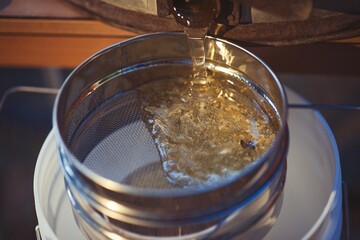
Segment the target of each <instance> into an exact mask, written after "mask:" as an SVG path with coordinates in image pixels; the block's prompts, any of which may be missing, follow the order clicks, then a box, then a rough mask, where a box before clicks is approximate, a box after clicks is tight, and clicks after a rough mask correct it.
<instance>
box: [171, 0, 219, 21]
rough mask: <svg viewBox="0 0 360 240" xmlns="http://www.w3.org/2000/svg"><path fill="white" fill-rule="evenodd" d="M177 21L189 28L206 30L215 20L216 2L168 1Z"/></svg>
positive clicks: (210, 0)
mask: <svg viewBox="0 0 360 240" xmlns="http://www.w3.org/2000/svg"><path fill="white" fill-rule="evenodd" d="M168 6H169V10H170V12H171V13H172V15H173V16H174V17H175V20H176V21H177V22H178V23H179V24H181V25H183V26H184V27H188V28H206V27H208V26H209V25H210V24H211V23H212V22H213V21H214V20H215V13H216V10H215V0H168Z"/></svg>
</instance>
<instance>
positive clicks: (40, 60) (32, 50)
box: [0, 35, 126, 68]
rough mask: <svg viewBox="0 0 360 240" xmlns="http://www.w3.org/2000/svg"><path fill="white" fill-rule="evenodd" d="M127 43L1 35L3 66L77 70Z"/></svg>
mask: <svg viewBox="0 0 360 240" xmlns="http://www.w3.org/2000/svg"><path fill="white" fill-rule="evenodd" d="M125 39H126V37H114V38H99V37H86V38H84V37H71V36H69V37H51V36H50V37H49V36H4V35H0V66H2V67H59V68H74V67H76V66H77V65H79V64H80V63H81V62H83V61H84V60H85V59H87V58H88V57H90V56H91V55H93V54H94V53H95V52H97V51H99V50H101V49H103V48H105V47H107V46H110V45H112V44H115V43H117V42H120V41H123V40H125Z"/></svg>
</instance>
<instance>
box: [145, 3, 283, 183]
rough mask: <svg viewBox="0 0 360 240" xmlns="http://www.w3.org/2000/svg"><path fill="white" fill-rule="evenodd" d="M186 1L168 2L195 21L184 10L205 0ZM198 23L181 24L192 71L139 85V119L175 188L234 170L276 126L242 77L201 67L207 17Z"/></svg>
mask: <svg viewBox="0 0 360 240" xmlns="http://www.w3.org/2000/svg"><path fill="white" fill-rule="evenodd" d="M186 2H187V1H183V0H178V1H173V3H174V5H176V6H177V7H174V9H175V10H181V11H178V12H177V13H179V17H180V18H181V16H183V19H185V20H189V19H190V20H194V17H195V16H196V15H195V14H194V13H193V12H191V14H188V12H189V11H190V10H193V9H197V8H195V7H198V8H199V7H200V5H201V4H204V3H205V2H207V3H209V1H192V0H190V1H189V3H186ZM184 14H188V15H186V16H185V15H184ZM206 16H208V15H206ZM201 19H202V20H203V19H206V17H202V18H201ZM185 22H186V21H185ZM198 22H200V21H198ZM198 22H195V26H197V28H194V27H191V26H193V25H192V24H191V21H190V23H189V24H188V25H187V26H186V27H185V28H184V31H185V33H186V35H187V36H188V42H189V48H190V53H191V57H192V62H193V68H192V74H191V75H190V76H189V77H188V78H187V79H181V78H178V79H166V80H162V81H155V82H151V83H149V84H146V85H144V86H143V87H141V88H140V89H139V93H140V95H141V99H142V101H143V103H142V118H143V121H144V122H145V123H146V125H147V127H148V129H149V131H150V133H151V135H152V137H153V139H154V140H155V143H156V146H157V148H158V151H159V154H160V157H161V160H162V163H163V169H164V171H165V173H166V175H167V177H168V179H169V180H170V182H172V183H173V184H174V185H177V186H180V187H193V186H196V187H202V186H208V185H211V184H214V183H216V182H219V181H221V180H224V179H228V178H229V177H231V176H234V175H236V174H237V173H238V172H239V171H240V170H241V169H242V168H243V167H244V166H246V165H248V164H249V163H251V162H252V161H254V160H255V159H258V158H259V157H260V156H261V155H262V154H263V153H264V152H265V151H266V150H267V149H268V148H269V147H270V145H271V144H272V142H273V140H274V137H275V134H276V129H277V127H276V124H273V123H272V119H274V117H273V116H269V113H268V111H269V112H271V107H269V106H264V102H265V101H263V96H261V95H260V94H258V93H257V92H256V91H254V90H253V89H252V88H251V87H250V86H249V85H248V84H246V83H245V82H246V81H239V79H233V78H234V77H231V76H230V75H227V74H225V73H222V72H216V71H214V70H211V71H210V70H209V69H207V68H206V62H205V48H204V38H205V36H206V32H207V26H208V24H209V22H207V24H198ZM200 25H201V27H199V26H200ZM233 83H236V85H235V84H233ZM269 109H270V110H269ZM271 114H272V115H276V114H275V113H274V112H272V113H271Z"/></svg>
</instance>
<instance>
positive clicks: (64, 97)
mask: <svg viewBox="0 0 360 240" xmlns="http://www.w3.org/2000/svg"><path fill="white" fill-rule="evenodd" d="M205 48H206V62H207V67H208V68H216V69H218V70H219V71H224V72H226V73H227V74H232V75H236V74H238V73H239V72H241V73H242V74H245V75H246V76H248V79H251V81H249V82H246V83H247V84H249V85H251V86H252V87H253V88H254V89H256V91H258V92H259V94H261V95H263V96H264V101H266V102H267V103H269V104H270V106H271V107H272V108H274V109H275V110H276V112H277V113H278V120H279V130H278V133H277V135H276V137H275V140H274V143H273V144H272V146H271V147H270V148H269V149H268V151H266V152H265V153H264V154H263V155H262V156H261V157H260V158H259V159H257V160H255V161H254V162H252V163H251V164H250V165H248V166H246V167H244V168H243V169H242V170H240V171H239V172H238V173H237V174H236V176H235V177H232V178H229V179H226V180H224V181H220V182H219V183H218V184H214V185H211V186H206V187H203V188H177V187H175V186H173V185H172V184H170V183H169V182H168V181H167V180H166V178H165V177H164V174H163V170H162V167H161V163H160V157H159V154H158V152H157V149H156V146H155V143H154V141H153V139H152V138H151V136H150V135H149V132H148V130H147V129H146V127H145V125H144V123H143V122H142V120H141V119H140V113H139V111H140V105H141V104H140V103H141V99H139V98H138V97H137V95H136V94H134V91H133V90H134V89H136V88H137V87H139V86H142V85H143V84H145V83H147V82H150V81H155V80H159V79H169V78H171V77H179V76H180V77H186V76H189V74H190V72H191V58H190V55H189V49H188V44H187V39H186V37H185V35H184V34H182V33H159V34H150V35H145V36H140V37H137V38H134V39H130V40H128V41H125V42H122V43H119V44H116V45H113V46H111V47H109V48H106V49H104V50H102V51H101V52H99V53H97V54H95V55H94V56H92V57H91V58H89V59H88V60H86V61H85V62H84V63H83V64H81V65H80V66H79V67H78V68H76V69H75V70H74V71H73V72H72V73H71V74H70V76H69V77H68V78H67V80H66V82H65V83H64V85H63V86H62V88H61V90H60V92H59V94H58V96H57V99H56V102H55V107H54V115H53V124H54V132H55V137H56V140H57V144H58V149H59V155H60V165H61V167H62V170H63V172H64V176H65V182H66V185H67V192H68V195H69V198H70V200H71V202H72V206H73V210H74V214H75V216H76V219H77V222H78V224H79V226H80V228H82V229H83V230H84V232H86V234H87V235H88V236H89V238H104V239H109V238H110V239H116V237H119V236H121V237H125V238H129V239H141V238H144V239H147V238H149V237H154V236H161V237H165V238H167V237H173V238H175V237H179V235H180V237H184V239H186V238H187V237H188V238H193V237H194V236H195V238H199V239H200V238H217V239H220V238H226V239H229V238H231V237H235V236H236V237H237V236H239V235H241V234H250V233H251V232H254V231H253V229H254V226H260V225H261V224H260V223H262V224H263V225H264V224H265V223H266V224H265V225H268V226H271V224H269V219H273V218H274V217H276V216H277V214H278V212H279V208H280V205H281V192H282V188H283V184H284V180H285V173H286V152H287V145H288V134H287V125H286V114H287V109H286V96H285V93H284V90H283V88H282V86H281V83H280V82H279V80H278V79H277V78H276V76H275V75H274V74H273V73H272V71H271V70H270V69H269V68H268V67H267V66H266V65H265V64H264V63H263V62H262V61H261V60H259V59H258V58H257V57H256V56H254V55H253V54H251V53H249V52H248V51H246V50H245V49H242V48H241V47H239V46H237V45H235V44H232V43H230V42H227V41H224V40H221V39H217V38H212V37H207V38H206V40H205ZM239 81H243V79H242V78H239ZM259 224H260V225H259ZM272 224H273V223H272ZM263 225H261V226H263ZM259 232H261V231H259ZM262 232H263V233H262V234H265V232H266V231H262ZM252 234H255V233H252ZM260 235H261V234H260ZM253 236H257V235H256V234H255V235H253Z"/></svg>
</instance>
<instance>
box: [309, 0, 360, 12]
mask: <svg viewBox="0 0 360 240" xmlns="http://www.w3.org/2000/svg"><path fill="white" fill-rule="evenodd" d="M313 3H314V8H318V9H322V10H329V11H334V12H343V13H350V14H360V1H359V0H313Z"/></svg>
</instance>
